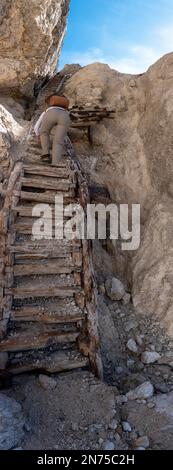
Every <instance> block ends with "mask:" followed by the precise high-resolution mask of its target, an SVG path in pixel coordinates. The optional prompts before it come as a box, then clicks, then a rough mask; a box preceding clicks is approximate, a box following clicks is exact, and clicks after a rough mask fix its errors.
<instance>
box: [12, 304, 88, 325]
mask: <svg viewBox="0 0 173 470" xmlns="http://www.w3.org/2000/svg"><path fill="white" fill-rule="evenodd" d="M84 317H85V316H84V314H83V313H78V314H77V313H72V314H69V312H66V313H64V314H63V315H62V314H61V313H60V314H59V313H58V311H57V312H51V311H49V312H48V311H46V310H44V309H42V310H41V309H39V307H38V308H36V307H21V308H17V309H15V310H12V312H11V321H14V322H38V323H48V324H49V323H50V324H51V323H57V324H62V323H76V322H78V321H81V320H83V319H84Z"/></svg>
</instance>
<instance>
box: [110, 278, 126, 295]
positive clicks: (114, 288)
mask: <svg viewBox="0 0 173 470" xmlns="http://www.w3.org/2000/svg"><path fill="white" fill-rule="evenodd" d="M105 287H106V292H107V295H108V297H110V299H111V300H115V301H116V300H117V301H118V300H121V299H123V297H124V295H125V293H126V291H125V288H124V285H123V283H122V282H121V281H120V280H119V279H116V278H115V277H113V278H112V279H111V280H110V279H108V280H107V281H106V283H105Z"/></svg>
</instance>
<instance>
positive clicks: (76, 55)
mask: <svg viewBox="0 0 173 470" xmlns="http://www.w3.org/2000/svg"><path fill="white" fill-rule="evenodd" d="M150 36H151V39H150V42H151V43H154V46H152V47H151V46H150V45H145V44H133V45H129V44H128V45H125V44H123V47H121V50H122V52H121V57H117V55H116V53H115V52H114V50H116V51H117V47H116V48H115V42H114V41H109V44H110V45H111V46H110V49H111V50H110V51H109V52H107V51H106V50H105V48H104V47H100V48H97V47H93V48H89V49H88V50H86V51H85V52H84V53H81V51H74V52H72V53H69V54H67V53H66V54H64V55H63V64H62V65H64V63H79V64H80V65H82V66H85V65H88V64H92V63H94V62H103V63H106V64H108V65H109V66H110V67H111V68H113V69H116V70H118V71H119V72H122V73H128V74H139V73H143V72H145V71H146V70H147V69H148V68H149V67H150V66H151V65H152V64H153V63H154V62H156V61H157V60H158V59H159V58H160V57H161V56H162V55H164V54H166V53H168V52H170V51H171V50H172V49H173V25H171V24H169V25H167V26H165V27H160V28H157V29H155V31H153V32H152V34H151V35H150ZM123 50H124V51H125V52H124V53H123Z"/></svg>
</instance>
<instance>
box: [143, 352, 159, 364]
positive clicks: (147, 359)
mask: <svg viewBox="0 0 173 470" xmlns="http://www.w3.org/2000/svg"><path fill="white" fill-rule="evenodd" d="M160 357H161V356H160V354H158V353H157V352H155V351H145V352H144V353H143V354H142V356H141V361H142V362H143V364H154V363H155V362H157V361H158V360H159V359H160Z"/></svg>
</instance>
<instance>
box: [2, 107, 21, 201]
mask: <svg viewBox="0 0 173 470" xmlns="http://www.w3.org/2000/svg"><path fill="white" fill-rule="evenodd" d="M12 101H13V100H12ZM7 107H8V105H7V106H5V105H4V106H3V105H1V104H0V184H1V183H2V182H3V180H4V178H5V177H6V176H8V174H9V172H10V169H11V165H12V162H13V161H14V160H15V154H14V147H15V145H16V144H17V142H19V141H20V139H21V138H22V136H23V134H24V132H25V129H26V127H27V125H26V122H24V121H23V120H21V121H20V120H18V119H17V118H16V113H15V106H14V109H13V114H14V116H13V115H12V113H11V112H10V111H8V109H7ZM19 107H20V105H19ZM20 108H22V107H20ZM9 109H10V108H9ZM18 113H19V109H18ZM18 113H17V116H18ZM20 117H22V111H21V116H20ZM12 152H13V158H12ZM1 189H2V188H1V186H0V192H1Z"/></svg>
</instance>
